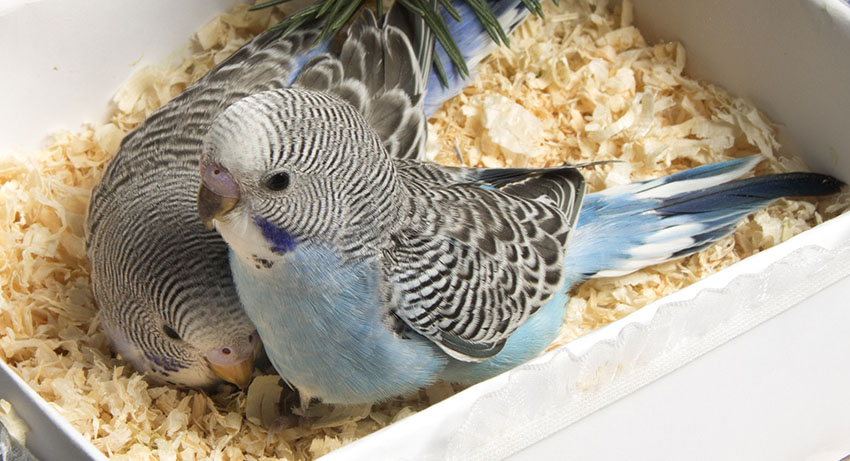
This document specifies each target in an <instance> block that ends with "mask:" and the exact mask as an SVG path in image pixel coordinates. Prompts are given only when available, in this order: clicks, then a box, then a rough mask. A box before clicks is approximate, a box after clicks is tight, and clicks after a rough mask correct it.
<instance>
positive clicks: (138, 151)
mask: <svg viewBox="0 0 850 461" xmlns="http://www.w3.org/2000/svg"><path fill="white" fill-rule="evenodd" d="M317 34H318V26H317V25H314V26H311V27H305V28H304V29H303V30H301V31H299V32H297V33H295V34H293V35H291V36H290V37H288V38H287V39H285V40H279V33H278V32H267V33H265V34H262V35H260V36H258V37H257V38H255V39H254V40H253V41H252V42H250V43H249V44H248V45H246V46H244V47H243V48H241V49H239V50H238V51H237V52H236V53H234V55H232V56H231V57H230V58H229V59H227V60H226V61H225V62H223V63H222V64H220V65H219V66H217V67H216V68H215V69H213V70H211V71H210V72H209V73H208V74H207V75H206V76H204V77H203V78H202V79H200V80H199V81H198V82H197V83H195V84H193V85H192V86H190V87H189V88H187V89H186V90H185V91H184V92H182V93H181V94H180V95H178V96H177V97H176V98H175V99H174V100H172V101H171V102H169V103H168V104H166V105H165V106H163V107H162V108H161V109H159V110H158V111H156V112H155V113H154V114H152V115H151V116H150V117H149V118H148V119H147V120H146V121H145V122H144V123H143V124H142V125H141V126H139V127H138V128H137V129H136V130H134V131H133V132H132V133H130V134H129V135H128V136H127V137H126V138H125V140H124V141H123V143H122V145H121V149H120V151H119V152H118V154H117V155H116V157H115V158H114V159H113V160H112V161H111V163H110V164H109V165H108V167H107V169H106V171H105V173H104V176H103V178H102V180H101V182H100V183H99V184H98V185H97V187H95V189H94V191H93V193H92V196H91V203H90V205H89V214H88V220H87V251H88V256H89V259H90V260H91V264H92V277H91V278H92V290H93V293H94V296H95V300H96V302H97V304H98V306H99V308H100V318H101V320H102V323H103V326H104V330H105V331H106V332H107V334H108V336H109V337H110V339H111V340H112V342H113V344H114V347H115V348H116V350H117V351H118V352H120V353H121V354H122V355H124V356H125V357H126V358H127V359H128V360H130V361H131V362H132V363H133V365H134V366H135V367H136V368H137V369H138V370H139V371H141V372H144V373H147V374H149V375H150V376H152V377H154V378H156V379H158V380H162V381H166V382H170V383H174V384H179V385H185V386H207V385H210V384H213V383H215V382H217V381H218V377H217V376H216V375H215V374H214V373H213V371H212V370H211V369H210V366H209V361H208V357H207V355H208V353H209V352H210V351H213V350H218V349H221V348H223V347H228V348H230V351H231V352H233V353H238V354H253V345H252V344H251V343H250V342H249V335H251V334H252V332H253V331H254V327H253V325H252V324H251V322H250V321H249V319H248V318H247V317H246V316H245V314H244V313H243V312H242V310H241V306H240V304H239V302H238V298H237V296H236V292H235V289H234V286H233V282H232V280H231V276H230V269H229V266H228V260H227V247H226V245H225V244H224V242H222V241H221V239H220V237H219V236H218V235H217V234H216V233H214V232H210V231H208V230H206V229H205V228H204V226H203V225H202V223H201V222H200V220H199V219H198V217H197V213H196V208H195V200H196V195H197V188H198V183H199V181H198V173H197V171H198V157H199V155H200V152H199V149H200V144H201V138H202V137H203V136H204V135H205V134H206V131H207V129H208V128H209V125H210V123H211V122H212V120H213V119H214V118H215V116H216V115H218V114H219V113H220V112H221V111H222V110H224V108H226V107H227V106H228V105H230V104H231V103H233V102H234V101H237V100H239V99H241V98H243V97H245V96H246V95H249V94H252V93H256V92H260V91H264V90H268V89H270V88H280V87H284V86H288V85H289V84H291V81H292V79H293V78H294V75H295V72H296V71H297V70H298V69H300V67H301V66H303V63H304V62H305V61H306V60H307V59H308V58H309V56H310V54H311V53H318V52H320V51H321V47H319V48H312V47H311V46H312V44H313V42H314V39H315V37H316V36H317ZM169 330H170V331H169ZM174 336H179V338H175V337H174Z"/></svg>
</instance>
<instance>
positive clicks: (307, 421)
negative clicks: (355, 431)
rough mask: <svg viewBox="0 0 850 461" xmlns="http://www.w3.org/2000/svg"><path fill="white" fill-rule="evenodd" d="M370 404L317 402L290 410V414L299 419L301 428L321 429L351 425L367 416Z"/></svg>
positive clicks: (370, 407)
mask: <svg viewBox="0 0 850 461" xmlns="http://www.w3.org/2000/svg"><path fill="white" fill-rule="evenodd" d="M371 411H372V404H368V403H367V404H360V405H331V404H328V403H321V402H318V401H313V402H310V403H309V404H308V405H307V406H306V407H303V406H302V407H296V408H292V414H293V415H297V416H299V417H300V419H301V421H299V425H300V426H301V427H305V426H306V427H310V428H311V429H321V428H324V427H336V426H342V425H343V424H347V423H353V422H356V421H360V420H361V419H364V418H366V417H367V416H369V413H370V412H371Z"/></svg>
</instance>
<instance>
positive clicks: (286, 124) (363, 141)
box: [198, 88, 404, 269]
mask: <svg viewBox="0 0 850 461" xmlns="http://www.w3.org/2000/svg"><path fill="white" fill-rule="evenodd" d="M401 188H402V186H401V185H400V184H399V183H398V181H397V179H396V176H395V174H394V166H393V163H392V161H391V160H390V157H389V156H388V154H387V152H386V150H385V148H384V146H383V144H382V143H381V140H380V138H379V136H378V134H377V133H376V132H375V131H374V130H373V129H372V128H371V127H370V125H369V124H368V123H367V122H366V121H365V120H364V119H363V117H362V116H361V115H360V114H359V113H358V112H357V111H356V110H355V108H354V107H352V106H351V105H350V104H349V103H348V102H346V101H343V100H342V99H340V98H337V97H335V96H332V95H328V94H326V93H322V92H317V91H312V90H305V89H295V88H287V89H280V90H273V91H266V92H263V93H259V94H256V95H252V96H249V97H247V98H245V99H243V100H241V101H239V102H238V103H236V104H234V105H232V106H230V107H229V108H228V109H227V110H226V111H224V112H223V113H222V114H221V115H220V116H219V117H218V118H217V119H216V120H215V122H214V123H213V125H212V127H211V128H210V130H209V132H208V135H207V137H206V139H205V141H204V144H203V153H202V156H201V188H200V192H199V197H198V209H199V213H200V215H201V218H202V219H203V220H204V221H205V222H207V224H208V225H211V223H212V221H215V222H216V228H217V230H218V231H219V232H220V233H221V235H222V236H223V237H224V239H225V241H227V242H228V244H229V245H230V247H231V248H232V249H233V250H234V252H235V253H236V254H237V255H238V256H240V257H242V258H244V259H246V260H248V261H249V262H250V263H251V264H253V265H255V266H256V267H257V268H258V269H262V268H263V267H270V266H271V265H273V263H274V261H275V260H277V259H279V258H281V257H285V255H286V254H287V253H290V252H292V251H293V250H295V249H296V248H297V247H299V246H301V245H321V246H323V247H325V248H331V249H333V250H334V251H337V252H338V253H339V254H340V255H341V256H344V257H355V258H356V257H358V256H362V255H364V254H366V253H368V252H370V251H376V249H377V248H379V247H380V243H379V242H380V241H381V238H382V236H385V235H387V234H386V233H385V232H384V231H386V230H387V229H391V228H393V226H394V225H395V224H396V223H397V221H398V216H399V215H400V213H401V212H402V209H403V207H404V200H400V199H399V196H400V195H401Z"/></svg>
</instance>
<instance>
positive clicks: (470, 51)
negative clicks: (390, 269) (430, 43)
mask: <svg viewBox="0 0 850 461" xmlns="http://www.w3.org/2000/svg"><path fill="white" fill-rule="evenodd" d="M486 3H487V4H488V5H489V6H490V8H491V9H492V11H493V15H494V16H495V17H496V19H497V20H498V21H499V24H501V26H502V28H503V29H504V30H505V33H506V35H508V34H510V33H511V32H513V31H514V29H516V28H517V27H519V25H520V24H522V22H523V21H525V19H526V18H527V17H528V13H529V10H528V9H527V8H526V7H525V5H523V2H522V0H487V2H486ZM452 5H453V6H454V8H455V10H457V13H458V15H459V16H460V19H461V20H460V21H457V20H456V19H455V18H453V17H452V16H451V15H450V14H449V12H448V11H447V10H446V9H445V8H443V9H442V15H443V20H445V21H446V25H447V26H448V31H449V35H451V37H452V38H454V39H455V42H456V43H457V46H458V48H459V49H460V52H461V54H462V55H463V59H464V61H465V62H466V65H467V68H468V69H469V70H470V72H471V73H473V74H474V72H475V68H476V67H477V66H478V64H479V63H480V62H481V60H483V59H484V58H486V57H487V56H488V55H490V53H492V52H493V51H494V50H495V49H496V48H498V45H496V43H495V42H493V40H492V39H491V38H490V36H489V35H487V31H486V30H485V29H484V26H483V25H482V24H481V22H480V21H479V20H478V17H477V16H476V15H475V13H474V12H473V10H472V8H470V6H469V5H468V3H467V2H454V3H453V4H452ZM434 52H435V53H436V55H437V58H438V59H439V60H440V62H441V63H442V66H443V69H445V72H446V77H447V83H448V85H443V83H442V82H441V81H440V77H439V74H438V73H437V71H436V69H433V68H432V69H431V72H430V73H429V75H428V84H427V91H426V93H425V115H426V116H428V117H430V116H431V115H432V114H433V113H434V112H435V111H436V110H437V109H438V108H439V107H440V106H441V105H442V104H443V103H444V102H445V101H446V100H448V99H450V98H452V97H454V96H455V95H457V94H458V93H460V92H461V91H463V89H464V88H466V86H467V84H468V83H469V80H470V79H471V76H466V77H464V76H463V75H462V74H461V73H460V72H459V71H458V69H457V68H455V66H454V65H453V64H452V62H451V60H450V59H449V57H448V55H447V54H446V50H445V49H444V48H443V46H442V45H441V44H440V43H439V42H437V43H436V45H435V49H434Z"/></svg>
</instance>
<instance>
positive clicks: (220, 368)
mask: <svg viewBox="0 0 850 461" xmlns="http://www.w3.org/2000/svg"><path fill="white" fill-rule="evenodd" d="M210 368H212V370H213V372H214V373H215V374H216V376H218V377H219V378H221V379H223V380H225V381H227V382H229V383H231V384H235V385H237V386H239V388H240V389H245V388H246V387H248V384H250V383H251V377H252V376H253V375H254V358H253V357H251V358H248V359H245V360H243V361H241V362H237V363H233V364H230V365H217V364H215V363H212V362H210Z"/></svg>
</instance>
